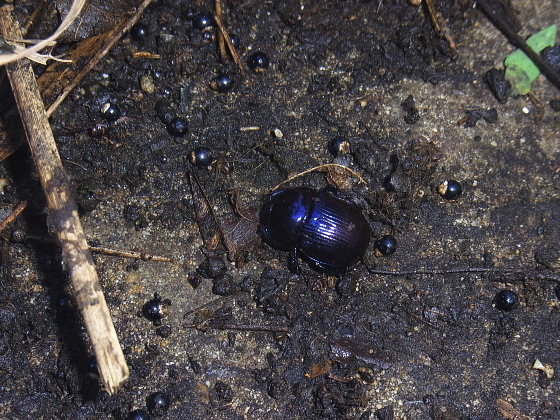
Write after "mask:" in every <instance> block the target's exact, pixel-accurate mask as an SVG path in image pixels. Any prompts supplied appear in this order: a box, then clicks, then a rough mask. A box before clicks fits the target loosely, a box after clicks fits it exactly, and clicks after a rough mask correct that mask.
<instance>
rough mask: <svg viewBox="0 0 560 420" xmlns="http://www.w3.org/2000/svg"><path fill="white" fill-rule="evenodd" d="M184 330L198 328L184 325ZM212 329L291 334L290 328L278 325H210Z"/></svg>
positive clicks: (193, 325)
mask: <svg viewBox="0 0 560 420" xmlns="http://www.w3.org/2000/svg"><path fill="white" fill-rule="evenodd" d="M183 327H184V328H189V329H190V328H198V327H199V325H196V324H186V325H183ZM208 327H209V328H210V329H216V330H239V331H266V332H289V331H290V329H289V328H288V327H281V326H276V325H247V324H210V325H209V326H208Z"/></svg>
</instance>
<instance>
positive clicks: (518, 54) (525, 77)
mask: <svg viewBox="0 0 560 420" xmlns="http://www.w3.org/2000/svg"><path fill="white" fill-rule="evenodd" d="M556 29H557V28H556V25H551V26H549V27H548V28H545V29H543V30H542V31H540V32H537V33H536V34H534V35H532V36H530V37H529V39H527V45H529V47H531V49H532V50H533V51H535V52H536V53H537V54H538V53H540V52H541V51H542V50H544V49H545V48H546V47H552V46H554V43H555V42H556ZM504 65H505V66H506V73H505V76H504V77H505V78H506V80H508V81H509V82H510V83H511V87H512V93H513V94H514V95H516V94H519V95H526V94H527V93H529V91H530V90H531V84H532V83H533V81H534V80H535V79H536V78H537V77H538V75H539V74H540V73H541V72H540V70H539V68H538V67H537V66H536V65H535V63H533V61H532V60H531V59H530V58H529V57H527V55H526V54H525V53H524V52H523V51H521V50H515V51H514V52H512V53H511V54H510V55H508V56H507V57H506V59H505V60H504Z"/></svg>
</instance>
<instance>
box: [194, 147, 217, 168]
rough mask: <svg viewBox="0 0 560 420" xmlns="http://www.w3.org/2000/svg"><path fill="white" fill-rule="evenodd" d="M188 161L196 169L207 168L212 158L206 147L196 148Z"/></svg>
mask: <svg viewBox="0 0 560 420" xmlns="http://www.w3.org/2000/svg"><path fill="white" fill-rule="evenodd" d="M190 160H191V163H192V164H193V165H194V166H196V167H197V168H208V167H209V166H210V165H211V164H212V162H213V160H214V156H213V155H212V150H210V149H209V148H208V147H197V148H196V149H194V150H193V151H192V152H191V155H190Z"/></svg>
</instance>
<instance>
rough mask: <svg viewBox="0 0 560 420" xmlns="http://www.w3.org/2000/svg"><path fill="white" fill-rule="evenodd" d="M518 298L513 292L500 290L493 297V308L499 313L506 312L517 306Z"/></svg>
mask: <svg viewBox="0 0 560 420" xmlns="http://www.w3.org/2000/svg"><path fill="white" fill-rule="evenodd" d="M518 302H519V296H518V295H517V293H515V292H514V291H513V290H508V289H505V290H500V291H499V292H498V293H496V296H494V303H493V306H494V307H495V308H496V309H499V310H500V311H504V312H508V311H511V310H512V309H513V308H515V307H516V306H517V303H518Z"/></svg>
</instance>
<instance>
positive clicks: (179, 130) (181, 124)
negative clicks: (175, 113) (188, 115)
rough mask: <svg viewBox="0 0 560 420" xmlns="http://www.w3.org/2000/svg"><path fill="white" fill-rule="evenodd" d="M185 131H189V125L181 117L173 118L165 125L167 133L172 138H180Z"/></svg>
mask: <svg viewBox="0 0 560 420" xmlns="http://www.w3.org/2000/svg"><path fill="white" fill-rule="evenodd" d="M187 131H189V123H188V122H187V121H186V120H185V119H183V118H181V117H176V118H173V119H172V120H171V121H170V122H169V123H168V124H167V132H168V133H169V134H171V135H172V136H174V137H182V136H184V135H185V134H187Z"/></svg>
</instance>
